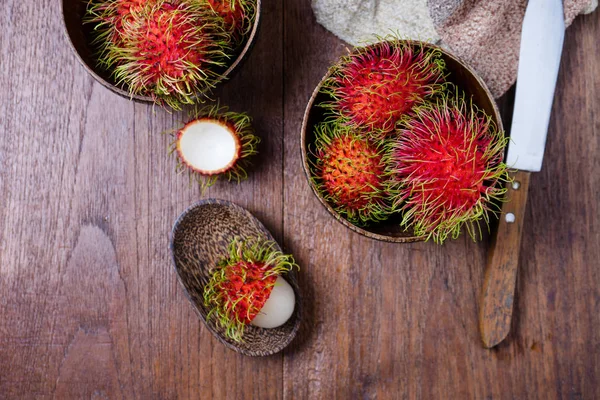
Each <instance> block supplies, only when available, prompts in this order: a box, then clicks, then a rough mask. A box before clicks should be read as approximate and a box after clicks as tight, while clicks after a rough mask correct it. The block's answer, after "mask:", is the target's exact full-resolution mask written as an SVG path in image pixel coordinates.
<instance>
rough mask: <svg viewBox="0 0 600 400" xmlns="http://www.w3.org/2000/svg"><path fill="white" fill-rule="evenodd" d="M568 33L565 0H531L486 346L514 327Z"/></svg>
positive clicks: (489, 288) (485, 308) (483, 319)
mask: <svg viewBox="0 0 600 400" xmlns="http://www.w3.org/2000/svg"><path fill="white" fill-rule="evenodd" d="M564 35H565V22H564V15H563V4H562V0H529V3H528V4H527V9H526V11H525V18H524V20H523V30H522V32H521V49H520V54H519V68H518V74H517V91H516V97H515V107H514V113H513V121H512V126H511V130H510V138H511V141H510V143H509V146H508V155H507V161H506V163H507V164H508V166H509V167H510V168H511V172H510V173H509V175H510V177H511V178H512V179H511V180H510V181H509V182H508V184H507V195H506V197H507V198H506V201H505V202H504V203H503V205H502V211H501V214H500V221H499V224H498V230H497V231H496V233H495V235H494V238H493V239H492V244H491V248H490V252H489V258H488V263H487V269H486V272H485V278H484V283H483V291H482V297H481V308H480V311H479V325H480V331H481V339H482V341H483V345H484V346H485V347H487V348H491V347H494V346H495V345H497V344H498V343H500V342H501V341H502V340H504V338H505V337H506V335H508V332H509V330H510V324H511V318H512V309H513V299H514V293H515V284H516V278H517V266H518V263H519V252H520V246H521V234H522V232H523V217H524V214H525V207H526V205H527V192H528V189H529V177H530V173H531V172H537V171H539V170H540V169H541V167H542V159H543V157H544V147H545V144H546V135H547V133H548V123H549V121H550V113H551V110H552V101H553V99H554V89H555V86H556V78H557V76H558V69H559V65H560V56H561V53H562V46H563V39H564ZM512 169H514V171H513V170H512Z"/></svg>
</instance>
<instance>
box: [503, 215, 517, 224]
mask: <svg viewBox="0 0 600 400" xmlns="http://www.w3.org/2000/svg"><path fill="white" fill-rule="evenodd" d="M504 219H505V220H506V223H508V224H512V223H513V222H515V214H513V213H508V214H506V217H504Z"/></svg>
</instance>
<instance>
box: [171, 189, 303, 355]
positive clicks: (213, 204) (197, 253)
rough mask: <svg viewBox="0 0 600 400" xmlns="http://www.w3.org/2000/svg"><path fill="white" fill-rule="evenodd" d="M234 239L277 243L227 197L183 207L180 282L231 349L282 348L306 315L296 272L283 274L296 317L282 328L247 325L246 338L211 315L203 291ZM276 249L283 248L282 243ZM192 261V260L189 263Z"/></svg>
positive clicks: (178, 230) (177, 255) (178, 239)
mask: <svg viewBox="0 0 600 400" xmlns="http://www.w3.org/2000/svg"><path fill="white" fill-rule="evenodd" d="M234 237H238V238H241V239H250V238H252V239H254V238H260V239H264V240H270V241H273V237H272V235H271V234H270V233H269V231H268V230H267V229H266V228H265V227H264V226H263V224H262V223H261V222H260V221H259V220H258V219H256V218H255V217H254V216H253V215H252V214H250V212H249V211H247V210H245V209H244V208H242V207H239V206H237V205H235V204H233V203H230V202H228V201H224V200H215V199H208V200H202V201H200V202H198V203H196V204H194V205H192V206H191V207H189V208H188V209H187V210H186V211H184V212H183V213H182V214H181V215H180V216H179V218H178V219H177V221H176V222H175V225H174V227H173V231H172V234H171V253H172V257H173V262H174V265H175V270H176V271H177V276H178V278H179V282H180V283H181V285H182V286H183V288H184V290H185V293H186V295H187V297H188V299H189V300H190V302H191V303H192V305H193V307H194V309H195V310H196V312H197V313H198V315H199V317H200V319H201V320H202V321H203V322H204V324H205V325H206V327H207V329H208V330H209V331H210V332H211V333H212V334H213V335H214V336H215V337H216V338H217V339H218V340H219V341H220V342H221V343H222V344H224V345H225V346H226V347H228V348H229V349H231V350H234V351H236V352H239V353H242V354H244V355H247V356H268V355H271V354H275V353H277V352H279V351H281V350H283V349H284V348H285V347H286V346H287V345H288V344H289V343H290V342H291V341H292V339H293V338H294V337H295V335H296V332H297V331H298V328H299V327H300V322H301V317H302V301H301V296H300V290H299V287H298V281H297V276H296V272H295V271H294V270H292V271H290V272H288V273H286V274H285V275H284V277H285V280H286V281H287V282H288V283H289V284H290V286H291V287H292V289H293V291H294V294H295V307H294V311H293V314H292V316H291V317H290V318H289V320H288V321H287V322H286V323H285V324H284V325H282V326H280V327H277V328H272V329H264V328H259V327H256V326H253V325H248V326H246V328H245V330H244V335H243V341H242V342H236V341H233V340H232V339H230V338H229V337H227V336H226V335H225V332H224V329H222V328H221V327H219V326H218V325H217V324H216V323H215V322H214V318H208V319H207V315H208V313H209V310H208V309H207V307H205V305H204V301H203V293H204V289H205V286H206V285H207V283H208V280H209V273H210V270H211V268H213V267H214V266H215V265H217V263H218V262H219V260H221V259H223V258H224V257H226V256H227V247H228V245H229V243H230V242H231V240H232V239H233V238H234ZM276 250H279V251H281V248H279V246H278V245H276ZM190 261H191V262H190Z"/></svg>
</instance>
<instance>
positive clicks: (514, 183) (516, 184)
mask: <svg viewBox="0 0 600 400" xmlns="http://www.w3.org/2000/svg"><path fill="white" fill-rule="evenodd" d="M520 187H521V182H519V181H514V182H513V183H512V188H513V189H514V190H519V188H520Z"/></svg>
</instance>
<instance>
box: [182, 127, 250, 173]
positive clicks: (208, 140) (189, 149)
mask: <svg viewBox="0 0 600 400" xmlns="http://www.w3.org/2000/svg"><path fill="white" fill-rule="evenodd" d="M177 151H178V152H179V156H180V157H181V160H182V161H183V163H185V164H186V165H187V166H188V167H189V168H191V169H192V170H194V171H196V172H198V173H200V174H204V175H216V174H220V173H223V172H225V171H227V170H229V169H230V168H232V167H233V166H234V165H235V162H236V161H237V160H238V158H239V156H240V142H239V139H238V137H237V135H236V133H235V131H234V130H232V129H231V128H230V127H229V126H228V125H227V124H225V123H223V122H221V121H218V120H213V119H198V120H195V121H192V122H190V123H188V124H187V125H186V126H185V127H183V129H181V130H180V131H179V134H178V138H177Z"/></svg>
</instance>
